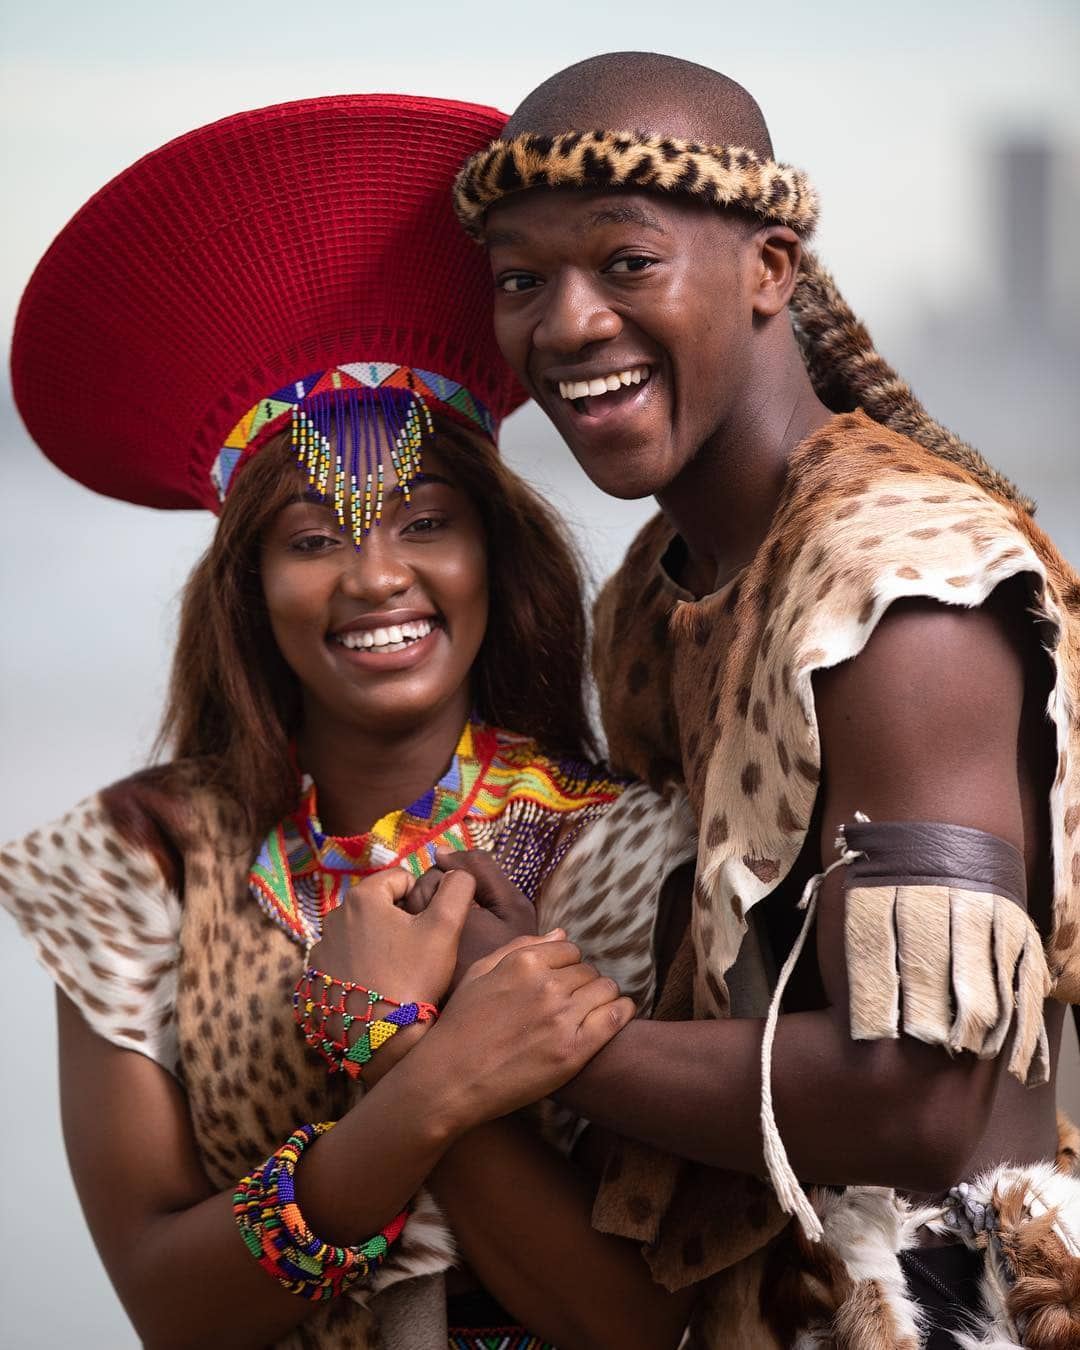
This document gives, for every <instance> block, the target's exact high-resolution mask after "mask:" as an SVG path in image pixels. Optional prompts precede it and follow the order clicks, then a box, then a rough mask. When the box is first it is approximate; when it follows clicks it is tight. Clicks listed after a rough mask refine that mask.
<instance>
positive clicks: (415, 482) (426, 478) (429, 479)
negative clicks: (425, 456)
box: [409, 472, 457, 489]
mask: <svg viewBox="0 0 1080 1350" xmlns="http://www.w3.org/2000/svg"><path fill="white" fill-rule="evenodd" d="M425 483H442V484H443V485H444V486H445V487H448V488H455V489H456V488H457V484H456V483H455V482H454V481H453V479H451V478H444V477H443V475H442V474H441V473H423V472H421V473H418V474H417V475H416V477H415V478H414V479H412V481H411V482H410V484H409V486H410V487H423V485H424V484H425Z"/></svg>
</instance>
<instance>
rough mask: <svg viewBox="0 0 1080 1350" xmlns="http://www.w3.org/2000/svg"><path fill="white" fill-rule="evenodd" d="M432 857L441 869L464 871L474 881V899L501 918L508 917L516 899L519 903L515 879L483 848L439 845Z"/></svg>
mask: <svg viewBox="0 0 1080 1350" xmlns="http://www.w3.org/2000/svg"><path fill="white" fill-rule="evenodd" d="M435 860H436V863H437V865H438V866H439V867H441V868H442V869H443V871H444V872H467V873H468V874H469V876H471V877H472V878H473V879H474V880H475V882H476V903H477V904H478V905H483V907H484V908H485V909H490V910H491V911H492V912H493V913H494V914H496V915H498V917H499V918H500V919H505V918H508V917H509V915H510V912H511V911H512V910H513V907H514V904H515V902H518V903H520V899H521V897H519V895H518V894H517V891H516V888H515V887H514V883H513V882H512V881H511V880H510V879H509V878H508V877H507V875H506V873H505V872H504V871H503V870H502V868H501V867H500V866H499V864H498V863H497V862H496V861H495V859H494V857H493V856H492V854H490V853H488V852H487V851H486V850H484V849H470V850H469V851H468V852H458V851H457V850H453V849H439V850H438V852H437V853H436V854H435Z"/></svg>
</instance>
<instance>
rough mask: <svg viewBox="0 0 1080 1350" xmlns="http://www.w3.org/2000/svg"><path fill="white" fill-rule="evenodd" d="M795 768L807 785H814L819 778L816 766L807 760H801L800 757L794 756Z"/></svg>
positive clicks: (819, 772) (819, 774)
mask: <svg viewBox="0 0 1080 1350" xmlns="http://www.w3.org/2000/svg"><path fill="white" fill-rule="evenodd" d="M795 768H796V769H797V770H798V772H799V773H800V774H801V775H802V776H803V778H805V779H806V781H807V782H808V783H816V782H817V781H818V779H819V778H820V777H821V771H820V769H819V768H818V767H817V765H816V764H811V763H810V761H809V760H808V759H803V757H802V755H798V756H796V759H795Z"/></svg>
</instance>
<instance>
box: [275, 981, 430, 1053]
mask: <svg viewBox="0 0 1080 1350" xmlns="http://www.w3.org/2000/svg"><path fill="white" fill-rule="evenodd" d="M334 990H340V994H339V995H338V996H337V998H336V1001H335V997H334V994H333V991H334ZM350 994H362V995H364V998H365V999H366V1004H365V1007H364V1010H363V1012H361V1013H352V1012H349V1011H348V1009H347V1007H346V1003H347V1002H348V999H349V996H350ZM377 1003H389V1004H390V1005H391V1009H392V1011H390V1012H388V1013H387V1014H386V1016H385V1017H379V1018H375V1017H374V1010H375V1005H376V1004H377ZM335 1014H336V1015H337V1016H338V1017H340V1018H341V1037H340V1039H335V1038H334V1036H333V1035H332V1034H331V1032H330V1029H329V1027H328V1026H327V1020H328V1018H330V1017H331V1016H332V1015H335ZM438 1015H439V1010H438V1008H436V1006H435V1005H434V1003H417V1002H413V1003H399V1002H398V1000H397V999H393V998H388V997H387V996H386V995H385V994H380V993H378V992H377V991H376V990H374V989H369V988H368V987H367V986H366V985H363V984H354V983H353V981H352V980H337V979H335V978H334V977H333V976H332V975H328V974H327V973H326V972H325V971H324V970H316V969H315V968H314V967H313V966H312V967H310V968H309V969H308V970H306V971H305V972H304V973H303V975H301V976H300V979H299V980H297V982H296V988H295V989H294V990H293V1017H294V1018H295V1019H296V1025H297V1026H298V1027H299V1028H300V1030H301V1031H302V1032H303V1033H304V1040H306V1041H307V1043H308V1045H310V1046H311V1047H312V1049H313V1050H317V1051H318V1052H319V1054H320V1055H322V1057H323V1059H325V1060H326V1062H327V1063H328V1064H329V1065H330V1071H331V1073H335V1072H337V1071H339V1070H344V1071H345V1073H347V1074H348V1075H349V1077H350V1078H359V1077H360V1075H361V1074H362V1073H363V1069H364V1065H365V1064H366V1063H367V1062H368V1060H369V1059H370V1058H371V1056H372V1055H373V1054H374V1053H375V1051H376V1050H378V1049H379V1047H380V1046H382V1045H385V1044H386V1042H387V1041H388V1040H389V1039H390V1037H391V1036H395V1035H397V1033H398V1031H399V1030H400V1029H401V1028H402V1027H410V1026H412V1024H413V1023H414V1022H433V1021H434V1020H435V1019H436V1018H437V1017H438ZM354 1026H359V1028H360V1029H359V1032H358V1033H356V1035H355V1039H353V1035H354V1033H353V1028H354Z"/></svg>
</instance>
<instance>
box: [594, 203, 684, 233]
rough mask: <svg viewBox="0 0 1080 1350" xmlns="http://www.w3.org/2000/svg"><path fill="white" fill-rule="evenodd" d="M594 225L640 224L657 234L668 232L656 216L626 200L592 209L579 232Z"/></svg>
mask: <svg viewBox="0 0 1080 1350" xmlns="http://www.w3.org/2000/svg"><path fill="white" fill-rule="evenodd" d="M594 225H640V226H642V228H643V229H646V230H654V231H655V232H656V233H657V234H664V233H666V231H665V230H664V227H663V225H662V224H661V222H660V221H659V220H658V219H657V218H656V216H653V215H650V214H649V212H648V211H645V210H643V209H642V208H641V207H640V206H635V205H633V203H631V202H624V203H622V204H621V205H619V206H600V207H597V209H596V210H595V211H590V212H589V214H588V215H587V216H586V217H585V219H584V221H582V223H581V225H580V226H579V227H578V233H579V234H581V233H582V232H583V231H584V230H587V229H589V228H590V227H592V226H594Z"/></svg>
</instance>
